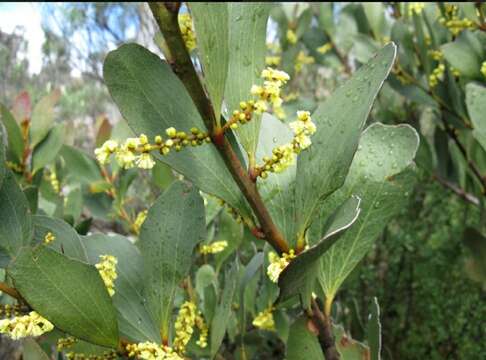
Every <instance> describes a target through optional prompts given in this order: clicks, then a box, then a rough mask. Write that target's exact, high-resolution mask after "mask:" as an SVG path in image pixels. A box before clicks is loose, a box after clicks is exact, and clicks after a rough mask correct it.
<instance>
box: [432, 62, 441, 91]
mask: <svg viewBox="0 0 486 360" xmlns="http://www.w3.org/2000/svg"><path fill="white" fill-rule="evenodd" d="M444 72H445V65H444V64H442V63H441V64H439V65H438V66H437V67H436V68H435V69H434V70H433V71H432V74H430V75H429V86H430V87H431V88H433V87H436V86H437V84H439V81H442V80H444Z"/></svg>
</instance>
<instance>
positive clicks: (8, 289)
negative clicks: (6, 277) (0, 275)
mask: <svg viewBox="0 0 486 360" xmlns="http://www.w3.org/2000/svg"><path fill="white" fill-rule="evenodd" d="M0 291H2V292H4V293H5V294H7V295H10V296H11V297H13V298H14V299H17V300H18V301H20V302H22V303H25V300H24V298H23V297H22V295H20V294H19V292H18V291H17V290H15V289H14V288H11V287H10V286H8V285H7V284H5V283H4V282H0Z"/></svg>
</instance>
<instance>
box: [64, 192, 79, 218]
mask: <svg viewBox="0 0 486 360" xmlns="http://www.w3.org/2000/svg"><path fill="white" fill-rule="evenodd" d="M82 212H83V194H82V192H81V189H80V188H79V187H76V188H74V189H72V190H71V191H70V192H69V194H68V195H67V197H66V201H65V203H64V216H68V217H72V219H73V222H76V221H77V220H78V219H79V218H80V217H81V213H82Z"/></svg>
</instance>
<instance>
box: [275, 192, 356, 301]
mask: <svg viewBox="0 0 486 360" xmlns="http://www.w3.org/2000/svg"><path fill="white" fill-rule="evenodd" d="M360 201H361V200H360V199H359V198H358V197H355V196H352V197H351V198H349V199H348V200H347V201H346V202H344V203H343V204H342V205H341V206H340V207H339V208H338V209H337V210H336V211H335V212H334V214H333V215H332V216H331V217H330V218H329V219H328V220H327V221H326V224H325V225H324V228H325V229H326V230H325V232H324V234H325V235H324V237H323V238H322V239H321V240H320V241H319V242H318V243H317V244H315V245H314V246H312V247H310V248H309V249H307V250H305V251H304V252H302V253H301V254H299V255H298V256H297V257H296V258H295V259H293V260H292V261H291V262H290V264H289V265H288V266H287V267H286V268H285V269H284V271H283V272H282V274H280V277H279V279H278V286H279V287H280V296H279V300H281V301H285V300H286V299H288V298H289V297H291V296H293V295H296V294H298V293H301V294H302V293H303V298H304V304H305V305H307V304H308V302H309V301H310V292H311V291H312V290H313V289H312V285H313V284H314V281H315V278H316V276H317V271H316V270H317V266H318V265H319V259H320V258H321V257H322V256H323V255H324V254H325V253H326V251H328V250H329V248H330V247H331V246H332V245H333V244H334V243H336V242H337V241H338V240H339V239H341V238H342V237H343V235H344V234H345V232H346V230H347V229H349V228H350V227H351V225H353V224H354V222H355V221H356V219H357V218H358V215H359V213H360Z"/></svg>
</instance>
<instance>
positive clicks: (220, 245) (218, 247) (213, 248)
mask: <svg viewBox="0 0 486 360" xmlns="http://www.w3.org/2000/svg"><path fill="white" fill-rule="evenodd" d="M227 246H228V242H227V241H224V240H223V241H215V242H213V243H211V244H209V245H201V248H200V249H199V252H200V253H201V254H203V255H207V254H217V253H220V252H221V251H223V250H224V249H225V248H226V247H227Z"/></svg>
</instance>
